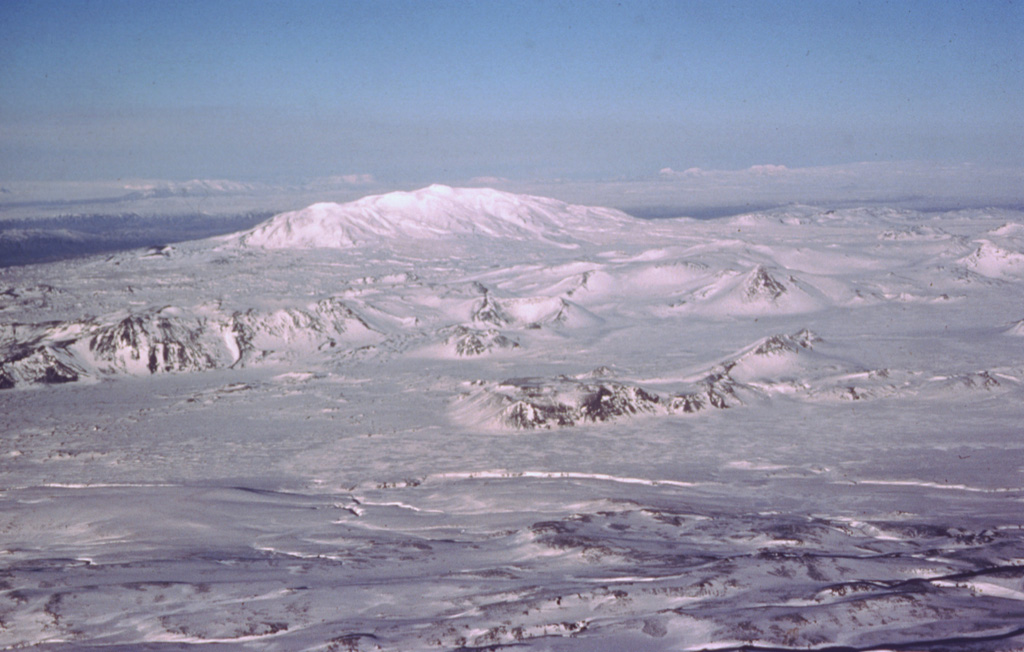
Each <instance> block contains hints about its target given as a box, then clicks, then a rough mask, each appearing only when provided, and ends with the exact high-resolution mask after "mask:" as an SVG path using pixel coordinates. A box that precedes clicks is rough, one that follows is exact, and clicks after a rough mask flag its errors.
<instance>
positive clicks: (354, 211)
mask: <svg viewBox="0 0 1024 652" xmlns="http://www.w3.org/2000/svg"><path fill="white" fill-rule="evenodd" d="M633 221H634V218H632V217H630V216H629V215H627V214H625V213H623V212H621V211H617V210H614V209H610V208H597V207H590V206H578V205H573V204H567V203H565V202H561V201H558V200H556V199H548V198H545V197H534V196H530V195H518V194H513V193H508V192H502V191H498V190H493V189H490V188H451V187H448V186H442V185H432V186H428V187H426V188H422V189H420V190H416V191H412V192H391V193H387V194H384V195H372V196H369V197H364V198H362V199H359V200H356V201H353V202H349V203H346V204H336V203H331V202H324V203H318V204H313V205H311V206H308V207H306V208H304V209H301V210H298V211H291V212H287V213H281V214H279V215H276V216H274V217H272V218H271V219H269V220H267V221H266V222H264V223H263V224H260V225H258V226H256V227H255V228H253V229H251V230H249V231H245V232H242V233H239V234H237V235H236V236H234V239H235V240H237V241H238V242H240V243H241V244H243V245H246V246H251V247H262V248H266V249H310V248H319V247H323V248H343V247H352V246H357V245H360V244H367V243H373V242H378V241H384V240H388V241H392V240H395V239H401V238H412V239H417V240H420V239H424V238H440V237H446V236H469V235H477V236H485V237H492V238H511V239H520V240H534V241H547V242H556V243H558V242H565V241H566V240H571V239H572V238H573V237H574V236H580V235H582V234H585V233H587V232H597V231H607V230H609V229H613V230H617V229H619V228H621V226H622V225H623V224H625V223H627V222H629V223H631V222H633Z"/></svg>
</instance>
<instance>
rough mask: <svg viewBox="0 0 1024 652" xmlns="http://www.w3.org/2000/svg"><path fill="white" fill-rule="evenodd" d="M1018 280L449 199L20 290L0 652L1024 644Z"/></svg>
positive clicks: (324, 211)
mask: <svg viewBox="0 0 1024 652" xmlns="http://www.w3.org/2000/svg"><path fill="white" fill-rule="evenodd" d="M1022 260H1024V214H1022V213H1020V212H1016V211H1009V210H987V209H984V210H983V209H972V210H964V211H957V212H947V213H922V212H914V211H906V210H895V209H888V208H884V207H877V206H874V207H863V208H844V209H836V210H832V209H828V208H820V207H814V206H791V207H787V208H783V209H778V210H773V211H768V212H758V213H751V214H746V215H739V216H735V217H731V218H722V219H717V220H708V221H697V220H690V219H673V220H655V221H645V220H639V219H635V218H632V217H630V216H628V215H625V214H623V213H620V212H618V211H614V210H609V209H603V208H592V207H583V206H573V205H569V204H565V203H562V202H558V201H556V200H551V199H544V198H538V197H529V196H521V195H513V194H509V193H503V192H498V191H495V190H489V189H459V188H448V187H445V186H431V187H429V188H424V189H422V190H418V191H415V192H399V193H390V194H386V195H380V196H374V197H367V198H365V199H362V200H359V201H356V202H352V203H349V204H315V205H313V206H310V207H308V208H306V209H303V210H299V211H295V212H289V213H283V214H280V215H277V216H275V217H273V218H271V219H270V220H268V221H266V222H265V223H263V224H261V225H258V226H256V227H255V228H253V229H250V230H247V231H244V232H241V233H237V234H234V235H232V236H227V237H219V238H214V239H210V240H203V241H195V242H188V243H182V244H179V245H175V246H173V247H170V246H157V247H152V248H150V249H147V250H139V251H127V252H121V253H118V254H114V255H108V256H103V257H95V258H87V259H81V260H77V261H64V262H60V263H52V264H46V265H33V266H23V267H8V268H3V269H0V388H2V390H3V391H0V435H2V442H3V449H2V450H0V532H2V536H0V649H13V648H18V647H29V646H35V647H36V649H40V650H54V651H56V650H59V651H62V652H63V651H70V650H80V649H86V648H88V649H99V650H185V649H191V648H193V647H195V648H197V649H199V648H201V649H204V650H207V649H212V650H282V651H285V650H289V651H290V650H307V649H308V650H435V649H501V648H504V647H516V648H525V649H536V650H588V651H589V650H710V649H714V650H741V649H747V650H758V649H760V650H790V649H793V650H795V649H802V650H806V649H811V650H865V651H866V650H932V651H938V650H956V651H964V652H966V651H981V650H986V651H987V650H1002V651H1009V650H1021V649H1024V624H1022V620H1021V613H1022V612H1024V427H1022V425H1021V424H1022V423H1024V409H1022V408H1021V406H1022V405H1024V348H1022V346H1024V344H1022V343H1024V340H1022V338H1021V333H1022V332H1024V328H1022V326H1021V324H1022V323H1024V267H1022V266H1021V261H1022Z"/></svg>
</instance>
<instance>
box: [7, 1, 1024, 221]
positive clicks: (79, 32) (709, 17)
mask: <svg viewBox="0 0 1024 652" xmlns="http://www.w3.org/2000/svg"><path fill="white" fill-rule="evenodd" d="M0 22H2V23H3V25H4V33H5V34H4V38H3V39H2V41H0V89H3V90H2V92H0V184H5V187H7V188H14V187H15V186H12V185H11V184H14V183H16V182H27V181H61V182H66V181H95V180H114V179H160V180H172V181H186V180H189V179H211V178H213V179H233V180H243V181H248V182H262V183H272V184H280V183H310V182H312V180H314V179H325V178H326V179H334V180H336V181H341V182H342V183H348V182H352V181H355V182H356V184H355V185H363V186H365V185H368V183H367V182H369V184H372V183H376V184H379V185H381V186H387V187H412V186H416V185H419V184H425V183H432V182H444V183H465V182H467V181H470V180H473V179H475V178H481V177H483V178H487V179H491V180H494V181H498V182H500V181H505V180H510V179H511V180H516V181H520V182H526V181H529V182H532V183H552V182H560V181H564V180H573V181H581V180H587V181H593V180H619V181H621V180H633V181H636V180H651V181H660V182H666V181H667V179H669V178H675V179H676V180H677V181H678V179H679V177H678V176H675V177H673V175H676V174H678V173H680V172H684V171H687V170H693V169H700V170H726V171H727V170H748V169H750V168H751V166H761V165H784V166H787V168H788V169H802V168H828V167H829V166H845V165H850V164H860V163H871V164H894V163H895V164H902V163H903V162H913V163H914V165H917V166H920V165H922V164H927V165H944V166H949V165H953V166H964V165H966V166H971V168H970V169H971V170H972V174H974V175H975V177H979V176H980V177H984V178H987V179H989V180H990V181H991V179H992V177H990V176H988V177H986V176H985V174H982V173H980V172H978V170H979V169H980V170H983V171H988V170H994V169H997V170H1000V171H1001V172H999V174H1001V175H1003V176H1001V177H998V179H1000V180H998V181H995V182H993V183H994V184H995V185H996V186H1000V184H1003V181H1002V180H1003V179H1005V178H1006V175H1007V174H1009V175H1010V176H1009V178H1010V179H1011V180H1019V179H1020V176H1019V174H1016V173H1014V172H1012V171H1013V170H1016V169H1017V168H1019V167H1020V166H1021V163H1022V162H1024V161H1022V155H1021V152H1022V151H1024V137H1022V134H1024V118H1022V117H1021V116H1022V115H1024V111H1022V110H1021V108H1022V106H1024V101H1022V99H1024V90H1022V89H1024V72H1022V66H1021V59H1022V57H1021V55H1022V45H1021V41H1020V39H1019V34H1020V33H1021V29H1022V27H1024V9H1022V8H1021V5H1020V4H1019V3H1011V2H985V3H975V2H942V3H931V2H927V3H925V2H910V3H882V2H860V3H852V2H851V3H804V2H783V3H770V4H769V3H722V2H714V3H710V2H707V3H702V2H696V3H693V2H688V3H648V2H644V3H639V2H636V3H634V2H630V3H621V4H619V3H611V2H596V3H546V2H545V3H541V2H499V3H453V2H440V3H412V2H389V3H365V2H345V3H321V2H303V3H262V2H261V3H249V2H244V3H243V2H213V3H210V2H176V3H173V4H170V3H139V2H114V1H110V2H103V3H86V2H21V1H8V2H4V3H2V4H0ZM758 169H761V168H758ZM665 170H668V171H669V173H667V174H666V173H665V172H664V171H665ZM1007 170H1010V171H1011V172H1009V173H1008V172H1007ZM986 174H987V173H986ZM693 178H694V177H693V175H691V176H690V179H691V182H692V180H693ZM346 180H347V181H346ZM350 185H351V184H350ZM492 185H494V184H492ZM943 185H944V184H943ZM1013 185H1017V184H1013ZM543 190H550V189H543ZM7 194H8V195H9V194H11V192H10V191H8V193H7ZM555 194H557V193H555ZM573 199H586V198H577V197H573ZM594 199H596V200H602V199H603V198H602V197H595V198H594ZM614 203H617V204H620V205H621V204H622V203H623V202H622V201H620V200H616V202H614Z"/></svg>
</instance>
